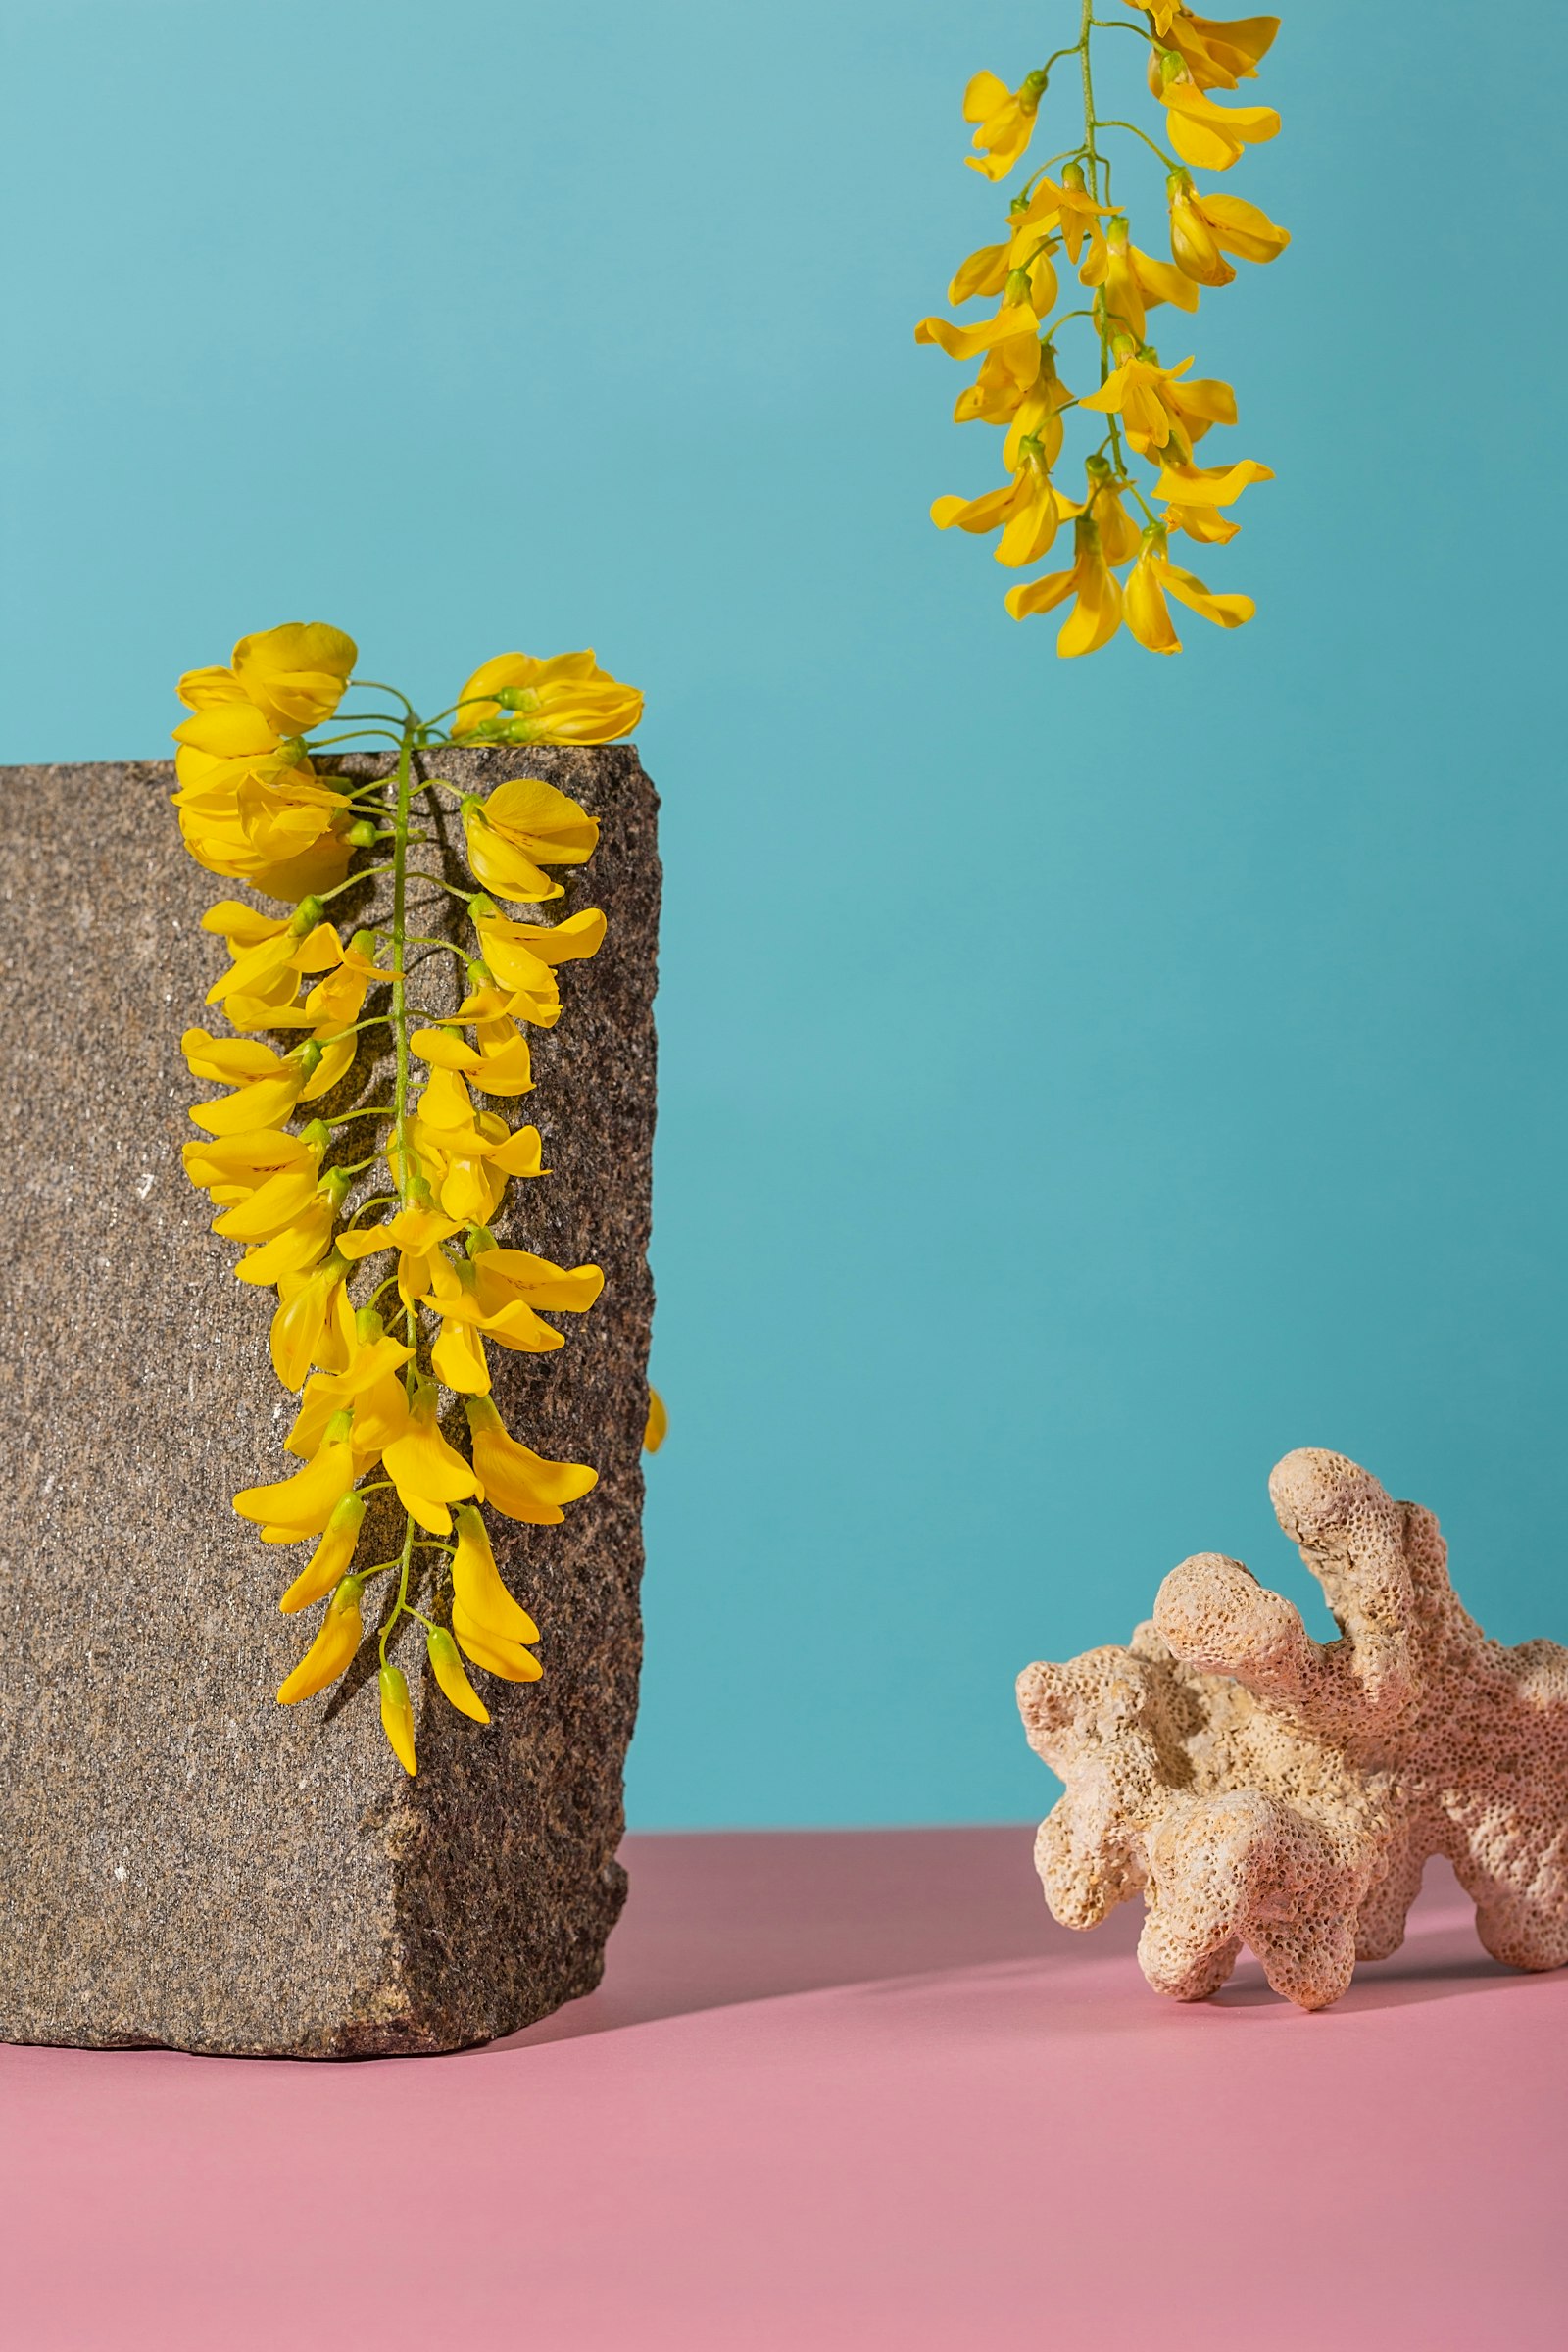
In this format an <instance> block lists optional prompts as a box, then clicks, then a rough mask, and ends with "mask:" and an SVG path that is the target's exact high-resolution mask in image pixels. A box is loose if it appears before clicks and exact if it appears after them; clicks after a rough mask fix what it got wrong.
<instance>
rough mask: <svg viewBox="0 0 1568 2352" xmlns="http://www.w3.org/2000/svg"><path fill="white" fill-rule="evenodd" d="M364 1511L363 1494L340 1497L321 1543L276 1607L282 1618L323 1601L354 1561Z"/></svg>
mask: <svg viewBox="0 0 1568 2352" xmlns="http://www.w3.org/2000/svg"><path fill="white" fill-rule="evenodd" d="M365 1511H366V1502H365V1497H364V1495H359V1494H349V1495H344V1496H343V1499H342V1501H341V1502H339V1503H338V1504H337V1506H336V1507H335V1509H334V1510H333V1512H332V1516H331V1518H330V1519H328V1521H327V1523H326V1532H325V1534H324V1535H323V1536H322V1538H321V1541H320V1542H319V1544H318V1545H317V1546H316V1549H315V1550H314V1551H313V1552H312V1554H311V1556H310V1559H309V1560H308V1561H307V1563H306V1565H305V1566H304V1567H303V1568H302V1569H301V1570H300V1572H299V1574H298V1576H297V1577H296V1578H295V1579H294V1582H293V1583H292V1584H291V1585H290V1587H289V1589H288V1591H287V1592H286V1593H284V1595H283V1597H282V1599H281V1600H280V1601H279V1602H278V1604H277V1605H278V1607H279V1608H280V1609H281V1610H282V1612H283V1614H284V1616H285V1617H287V1616H292V1615H293V1614H294V1612H295V1611H296V1610H298V1609H308V1608H309V1607H310V1605H311V1603H312V1602H313V1601H316V1600H324V1599H325V1598H326V1595H327V1594H328V1593H330V1592H331V1591H332V1589H333V1587H334V1586H335V1585H336V1584H337V1582H338V1581H339V1579H340V1578H341V1577H342V1575H343V1573H344V1571H345V1569H346V1568H347V1567H348V1566H349V1564H350V1562H351V1561H352V1560H353V1558H354V1552H355V1546H356V1545H357V1544H358V1543H359V1540H360V1528H361V1525H362V1523H363V1522H364V1518H365Z"/></svg>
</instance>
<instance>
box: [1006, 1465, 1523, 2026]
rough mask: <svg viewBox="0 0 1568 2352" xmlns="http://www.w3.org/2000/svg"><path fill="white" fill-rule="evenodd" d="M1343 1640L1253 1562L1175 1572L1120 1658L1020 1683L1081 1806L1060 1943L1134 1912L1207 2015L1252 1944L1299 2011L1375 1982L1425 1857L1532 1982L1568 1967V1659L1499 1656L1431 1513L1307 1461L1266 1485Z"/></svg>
mask: <svg viewBox="0 0 1568 2352" xmlns="http://www.w3.org/2000/svg"><path fill="white" fill-rule="evenodd" d="M1269 1492H1270V1495H1272V1497H1273V1502H1274V1508H1275V1512H1276V1515H1277V1516H1278V1518H1279V1522H1280V1525H1281V1527H1282V1528H1284V1530H1285V1532H1286V1534H1287V1535H1288V1536H1290V1537H1291V1539H1292V1540H1293V1541H1294V1542H1295V1543H1296V1544H1298V1545H1299V1549H1300V1553H1301V1557H1302V1559H1303V1560H1304V1562H1305V1563H1306V1566H1307V1567H1308V1568H1309V1569H1310V1570H1311V1572H1312V1574H1313V1575H1314V1576H1315V1577H1316V1578H1317V1581H1318V1583H1319V1584H1320V1585H1321V1586H1322V1588H1323V1592H1324V1594H1325V1596H1326V1598H1327V1600H1328V1604H1329V1607H1330V1608H1331V1610H1332V1611H1333V1613H1334V1617H1335V1620H1336V1623H1337V1624H1338V1625H1339V1628H1340V1634H1339V1639H1338V1640H1337V1641H1334V1642H1328V1643H1326V1644H1320V1643H1318V1642H1314V1641H1312V1639H1311V1638H1310V1636H1309V1635H1308V1634H1307V1631H1306V1629H1305V1627H1304V1626H1303V1624H1302V1622H1301V1619H1300V1617H1299V1613H1298V1612H1297V1610H1296V1609H1295V1608H1294V1607H1293V1606H1292V1604H1291V1603H1290V1602H1289V1601H1288V1600H1285V1599H1283V1598H1282V1597H1281V1596H1280V1595H1279V1594H1278V1593H1270V1592H1268V1591H1267V1590H1266V1589H1265V1588H1264V1587H1263V1586H1261V1585H1259V1584H1258V1583H1256V1581H1255V1580H1254V1579H1253V1578H1252V1577H1251V1576H1250V1574H1249V1572H1248V1571H1247V1569H1246V1568H1244V1567H1243V1566H1242V1564H1241V1562H1240V1561H1239V1560H1229V1559H1225V1558H1223V1557H1222V1556H1221V1555H1220V1554H1219V1553H1217V1552H1200V1553H1198V1554H1197V1555H1196V1556H1195V1557H1193V1558H1192V1559H1188V1560H1184V1561H1182V1563H1181V1565H1180V1566H1179V1567H1177V1568H1174V1569H1172V1571H1171V1573H1170V1575H1169V1576H1168V1577H1166V1579H1165V1581H1164V1583H1163V1585H1161V1587H1160V1589H1159V1593H1158V1595H1157V1597H1156V1599H1155V1602H1154V1614H1153V1619H1152V1623H1150V1624H1147V1625H1141V1626H1139V1627H1138V1629H1137V1631H1136V1632H1135V1633H1134V1635H1133V1638H1132V1641H1131V1642H1130V1643H1129V1644H1128V1646H1127V1647H1126V1648H1125V1649H1122V1648H1114V1647H1110V1648H1105V1649H1096V1650H1090V1651H1088V1652H1086V1654H1085V1655H1084V1656H1083V1657H1080V1658H1075V1659H1073V1660H1072V1661H1071V1662H1070V1663H1069V1664H1067V1665H1064V1666H1049V1665H1037V1666H1030V1667H1027V1668H1026V1669H1025V1671H1024V1672H1023V1674H1021V1675H1020V1676H1019V1678H1018V1704H1019V1707H1020V1709H1021V1711H1022V1714H1023V1719H1024V1726H1025V1729H1026V1731H1027V1733H1028V1736H1029V1742H1030V1745H1031V1746H1032V1747H1033V1748H1034V1749H1035V1750H1036V1752H1037V1753H1038V1754H1039V1755H1041V1756H1043V1757H1044V1759H1045V1761H1046V1762H1047V1763H1048V1764H1049V1765H1050V1766H1051V1767H1052V1769H1053V1770H1054V1772H1056V1773H1058V1774H1059V1775H1060V1777H1061V1779H1062V1780H1063V1781H1064V1782H1065V1783H1066V1793H1065V1794H1064V1795H1063V1796H1062V1798H1061V1800H1060V1802H1059V1803H1058V1804H1057V1805H1056V1806H1055V1807H1054V1810H1053V1811H1052V1813H1051V1814H1050V1815H1049V1816H1048V1817H1047V1819H1046V1821H1045V1822H1044V1824H1043V1825H1042V1827H1041V1831H1040V1838H1039V1841H1038V1844H1037V1847H1036V1861H1037V1864H1038V1867H1039V1871H1040V1877H1041V1882H1042V1884H1043V1886H1044V1887H1045V1891H1046V1900H1047V1901H1048V1903H1049V1904H1050V1906H1051V1908H1052V1911H1053V1912H1054V1915H1055V1917H1056V1918H1057V1919H1058V1920H1060V1921H1061V1922H1062V1924H1063V1926H1065V1927H1072V1928H1092V1927H1097V1926H1098V1925H1099V1924H1100V1922H1101V1921H1102V1920H1103V1918H1104V1917H1105V1916H1106V1914H1107V1913H1108V1912H1109V1911H1111V1910H1112V1909H1113V1908H1114V1907H1115V1905H1116V1904H1117V1903H1120V1902H1125V1901H1126V1900H1127V1899H1128V1898H1129V1897H1130V1896H1132V1895H1134V1894H1137V1893H1139V1892H1142V1894H1143V1896H1144V1898H1145V1902H1146V1904H1147V1907H1148V1917H1147V1920H1146V1923H1145V1927H1144V1933H1143V1937H1142V1940H1141V1941H1140V1944H1139V1959H1140V1962H1141V1963H1142V1966H1143V1970H1144V1974H1145V1976H1146V1977H1147V1978H1148V1979H1149V1982H1150V1984H1151V1985H1153V1986H1154V1988H1155V1990H1156V1991H1159V1992H1167V1993H1171V1994H1173V1995H1174V1996H1175V1997H1176V1998H1177V1999H1179V2000H1202V1999H1203V1998H1205V1997H1206V1995H1207V1994H1209V1993H1211V1992H1214V1991H1215V1990H1217V1988H1218V1987H1219V1986H1220V1985H1223V1984H1224V1982H1225V1980H1226V1978H1227V1977H1228V1976H1229V1974H1230V1972H1231V1970H1232V1968H1233V1967H1234V1966H1235V1963H1236V1959H1237V1956H1238V1954H1239V1953H1240V1951H1241V1949H1242V1946H1243V1945H1244V1944H1246V1945H1248V1946H1250V1949H1251V1950H1252V1951H1254V1952H1255V1953H1256V1954H1257V1957H1258V1959H1259V1960H1260V1961H1261V1962H1262V1965H1263V1972H1264V1974H1265V1976H1266V1977H1267V1979H1268V1982H1269V1984H1270V1985H1272V1986H1273V1987H1274V1990H1275V1991H1276V1992H1279V1993H1283V1994H1284V1995H1285V1996H1286V1998H1287V1999H1289V2000H1292V2001H1295V2002H1297V2003H1298V2004H1299V2006H1300V2007H1301V2008H1303V2009H1320V2008H1323V2007H1324V2006H1326V2004H1327V2003H1328V2002H1330V2001H1334V2000H1337V1999H1338V1998H1339V1996H1340V1994H1341V1993H1342V1992H1344V1991H1345V1989H1346V1987H1347V1986H1348V1984H1349V1982H1350V1977H1351V1973H1352V1971H1353V1969H1354V1966H1355V1963H1356V1961H1357V1960H1358V1959H1361V1960H1379V1959H1384V1958H1386V1957H1387V1956H1388V1954H1389V1953H1390V1952H1393V1951H1396V1950H1397V1948H1398V1945H1399V1944H1400V1942H1401V1941H1402V1940H1403V1936H1404V1922H1405V1915H1406V1913H1407V1912H1408V1910H1409V1907H1410V1904H1411V1902H1412V1901H1413V1900H1414V1897H1415V1894H1416V1890H1417V1888H1418V1887H1419V1886H1420V1883H1421V1871H1422V1867H1423V1865H1424V1864H1425V1862H1426V1861H1427V1859H1428V1858H1429V1856H1431V1855H1433V1854H1446V1856H1447V1858H1448V1859H1449V1861H1450V1862H1451V1863H1452V1864H1453V1867H1454V1869H1455V1871H1456V1872H1457V1874H1458V1877H1459V1880H1460V1883H1461V1884H1462V1885H1463V1887H1465V1889H1466V1891H1467V1892H1468V1893H1469V1894H1470V1896H1471V1897H1472V1899H1473V1900H1474V1902H1475V1906H1476V1925H1477V1929H1478V1931H1479V1933H1480V1936H1481V1940H1482V1942H1483V1943H1484V1944H1485V1945H1486V1948H1487V1949H1488V1951H1489V1952H1491V1953H1493V1954H1494V1956H1495V1958H1496V1959H1498V1960H1503V1961H1506V1962H1508V1963H1509V1964H1510V1965H1511V1966H1513V1967H1515V1968H1530V1969H1541V1968H1556V1967H1560V1966H1561V1965H1562V1963H1563V1962H1564V1961H1568V1650H1565V1649H1562V1648H1560V1647H1559V1646H1558V1644H1557V1643H1556V1642H1524V1643H1523V1644H1521V1645H1520V1646H1519V1647H1518V1648H1516V1649H1505V1648H1504V1647H1503V1646H1502V1645H1501V1644H1500V1643H1499V1642H1493V1641H1490V1640H1489V1639H1488V1637H1487V1636H1486V1635H1485V1634H1484V1633H1483V1632H1482V1631H1481V1629H1480V1627H1479V1626H1478V1625H1477V1624H1476V1623H1475V1622H1474V1620H1473V1619H1472V1618H1470V1617H1469V1616H1468V1615H1467V1614H1466V1612H1465V1610H1464V1609H1463V1608H1462V1607H1461V1605H1460V1603H1459V1600H1458V1597H1457V1595H1456V1594H1455V1593H1454V1591H1453V1588H1452V1586H1451V1585H1450V1583H1449V1582H1448V1573H1447V1552H1446V1545H1445V1544H1444V1542H1443V1538H1442V1536H1441V1534H1440V1533H1439V1530H1438V1523H1437V1521H1436V1519H1435V1518H1434V1517H1433V1515H1432V1513H1431V1512H1430V1511H1426V1510H1423V1509H1421V1508H1420V1506H1419V1505H1418V1504H1415V1503H1408V1502H1396V1501H1394V1500H1392V1499H1391V1497H1390V1496H1389V1495H1386V1494H1385V1493H1384V1491H1383V1489H1382V1487H1380V1486H1379V1484H1378V1482H1377V1480H1376V1479H1375V1478H1373V1477H1372V1476H1371V1474H1370V1472H1368V1471H1365V1470H1362V1469H1360V1468H1358V1467H1357V1465H1356V1464H1355V1463H1354V1462H1350V1461H1347V1460H1346V1458H1345V1457H1344V1455H1342V1454H1337V1453H1325V1452H1322V1451H1320V1450H1317V1449H1316V1448H1310V1447H1308V1448H1303V1449H1302V1450H1300V1451H1299V1452H1296V1453H1292V1454H1288V1455H1287V1456H1286V1458H1285V1460H1284V1461H1283V1462H1281V1463H1280V1465H1279V1467H1278V1468H1277V1469H1276V1470H1275V1472H1274V1475H1273V1477H1272V1479H1271V1480H1270V1481H1269Z"/></svg>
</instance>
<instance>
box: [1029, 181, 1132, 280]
mask: <svg viewBox="0 0 1568 2352" xmlns="http://www.w3.org/2000/svg"><path fill="white" fill-rule="evenodd" d="M1114 209H1115V208H1114V206H1112V205H1108V204H1097V203H1096V202H1095V200H1094V198H1093V197H1092V196H1091V195H1090V193H1089V188H1088V183H1087V182H1086V180H1085V178H1084V168H1083V166H1082V164H1069V165H1068V166H1067V168H1066V170H1065V171H1064V172H1062V175H1061V178H1060V181H1059V182H1058V181H1056V180H1054V179H1047V178H1045V177H1044V176H1042V177H1041V178H1039V179H1037V180H1036V182H1035V185H1034V192H1033V194H1032V195H1031V196H1030V199H1029V202H1028V205H1027V207H1026V208H1025V210H1024V211H1023V212H1022V214H1020V215H1019V217H1018V219H1017V222H1016V225H1015V227H1014V229H1013V238H1014V242H1015V243H1016V241H1017V239H1018V238H1019V237H1021V236H1022V235H1023V234H1024V232H1025V231H1026V230H1029V229H1033V230H1034V231H1035V232H1036V233H1038V232H1039V231H1041V230H1042V229H1047V228H1056V229H1059V230H1060V232H1061V241H1062V243H1063V244H1064V245H1065V246H1066V248H1067V259H1068V261H1069V262H1071V264H1072V266H1073V268H1074V269H1075V270H1076V269H1077V267H1078V261H1079V256H1080V255H1081V254H1082V252H1083V248H1084V243H1085V240H1086V239H1087V240H1088V242H1089V244H1090V246H1091V248H1093V247H1094V246H1095V245H1097V244H1098V243H1099V241H1100V237H1101V234H1102V231H1101V226H1100V223H1101V221H1103V220H1107V219H1108V218H1109V216H1110V215H1111V213H1112V212H1113V211H1114Z"/></svg>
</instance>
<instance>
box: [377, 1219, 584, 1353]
mask: <svg viewBox="0 0 1568 2352" xmlns="http://www.w3.org/2000/svg"><path fill="white" fill-rule="evenodd" d="M474 1246H475V1247H476V1246H477V1245H474ZM431 1271H432V1274H433V1276H434V1281H433V1283H432V1286H431V1290H430V1295H429V1296H428V1298H426V1299H424V1300H423V1301H422V1303H423V1304H424V1305H425V1306H428V1307H431V1308H433V1309H434V1311H435V1312H436V1313H437V1314H438V1315H440V1316H441V1317H442V1318H443V1319H444V1320H446V1321H450V1322H455V1323H466V1324H468V1325H471V1326H472V1328H473V1329H474V1330H476V1331H478V1332H481V1333H482V1334H483V1335H484V1337H485V1338H487V1339H492V1340H495V1341H496V1342H497V1343H498V1344H499V1345H500V1346H501V1347H503V1348H512V1349H513V1350H514V1351H515V1352H516V1353H518V1354H522V1355H551V1354H554V1352H555V1350H556V1349H557V1348H561V1347H563V1346H564V1340H563V1338H562V1335H561V1333H560V1332H559V1331H556V1330H555V1329H554V1328H553V1327H552V1326H551V1325H550V1324H548V1323H546V1322H543V1321H541V1319H540V1317H539V1315H538V1314H537V1313H536V1312H535V1311H534V1310H535V1309H536V1308H538V1307H543V1308H544V1309H545V1311H546V1312H547V1313H552V1314H553V1313H560V1312H565V1313H568V1314H574V1315H580V1314H584V1313H586V1312H587V1310H588V1308H589V1307H590V1306H592V1304H593V1302H594V1300H595V1299H597V1298H598V1296H599V1294H600V1292H601V1291H602V1290H603V1288H604V1283H605V1278H604V1275H603V1274H602V1273H601V1271H600V1269H599V1268H598V1267H597V1266H558V1265H553V1264H552V1263H551V1261H550V1259H549V1258H547V1257H535V1256H534V1255H533V1254H532V1253H531V1251H529V1250H498V1249H495V1248H494V1247H492V1248H490V1249H488V1250H479V1252H478V1254H477V1255H476V1256H475V1257H473V1258H471V1259H468V1258H464V1259H460V1260H459V1261H458V1262H457V1263H456V1264H454V1263H453V1261H452V1260H451V1259H450V1258H445V1257H443V1258H440V1259H438V1260H436V1261H435V1262H434V1264H433V1266H432V1269H431Z"/></svg>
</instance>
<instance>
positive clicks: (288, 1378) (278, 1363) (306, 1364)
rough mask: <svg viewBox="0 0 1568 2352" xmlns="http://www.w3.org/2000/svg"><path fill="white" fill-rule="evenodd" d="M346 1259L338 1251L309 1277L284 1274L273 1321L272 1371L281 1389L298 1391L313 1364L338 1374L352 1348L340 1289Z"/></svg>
mask: <svg viewBox="0 0 1568 2352" xmlns="http://www.w3.org/2000/svg"><path fill="white" fill-rule="evenodd" d="M348 1270H349V1265H348V1260H347V1258H346V1257H345V1256H344V1255H343V1252H342V1251H341V1250H336V1249H334V1250H331V1251H330V1253H329V1254H328V1256H327V1257H326V1259H325V1260H324V1262H323V1263H322V1264H321V1265H319V1266H316V1267H314V1268H313V1269H312V1270H311V1272H310V1273H308V1274H287V1275H285V1276H284V1277H283V1279H282V1281H281V1282H280V1283H279V1284H278V1286H277V1296H278V1308H277V1312H276V1314H275V1315H274V1316H273V1317H272V1328H271V1332H270V1346H271V1354H272V1369H273V1371H274V1372H275V1373H276V1374H277V1377H278V1379H279V1380H280V1381H281V1382H282V1384H283V1386H284V1388H285V1389H295V1390H298V1389H302V1388H303V1387H304V1386H305V1381H306V1378H307V1375H308V1374H309V1372H310V1369H311V1366H312V1365H313V1364H319V1366H320V1367H321V1369H322V1370H323V1371H325V1372H341V1371H342V1370H343V1369H344V1368H345V1367H346V1365H347V1364H348V1361H349V1358H350V1355H351V1353H352V1351H353V1347H354V1308H353V1306H352V1305H351V1304H350V1301H349V1295H348V1292H347V1290H346V1288H345V1287H344V1276H345V1275H346V1274H347V1273H348Z"/></svg>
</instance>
